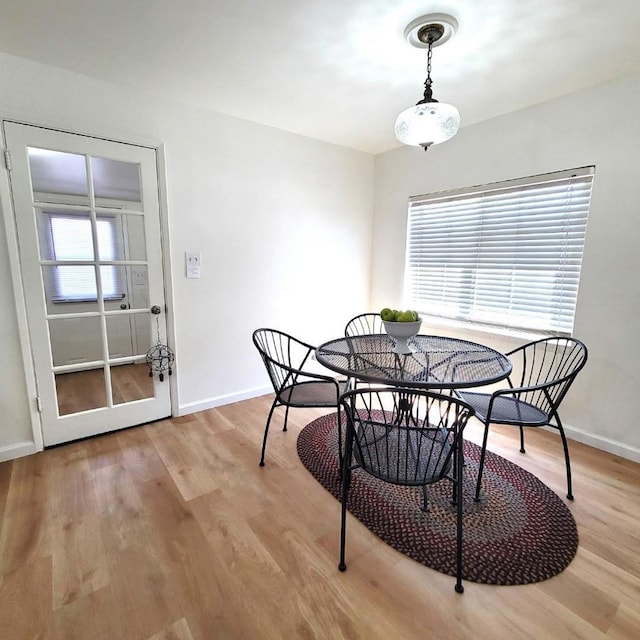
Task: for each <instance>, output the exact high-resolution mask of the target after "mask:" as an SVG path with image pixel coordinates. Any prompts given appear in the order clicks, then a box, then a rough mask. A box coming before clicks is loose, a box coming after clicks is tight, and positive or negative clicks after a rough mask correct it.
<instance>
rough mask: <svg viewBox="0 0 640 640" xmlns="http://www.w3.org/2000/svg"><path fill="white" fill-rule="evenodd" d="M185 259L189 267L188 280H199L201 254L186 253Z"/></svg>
mask: <svg viewBox="0 0 640 640" xmlns="http://www.w3.org/2000/svg"><path fill="white" fill-rule="evenodd" d="M184 259H185V264H186V267H187V278H199V277H200V252H194V251H185V253H184Z"/></svg>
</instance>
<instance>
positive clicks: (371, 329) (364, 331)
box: [344, 313, 385, 337]
mask: <svg viewBox="0 0 640 640" xmlns="http://www.w3.org/2000/svg"><path fill="white" fill-rule="evenodd" d="M384 332H385V331H384V324H383V323H382V318H381V317H380V314H379V313H361V314H360V315H358V316H355V317H353V318H351V320H349V322H347V325H346V326H345V328H344V335H345V336H347V337H350V336H365V335H370V334H373V333H384Z"/></svg>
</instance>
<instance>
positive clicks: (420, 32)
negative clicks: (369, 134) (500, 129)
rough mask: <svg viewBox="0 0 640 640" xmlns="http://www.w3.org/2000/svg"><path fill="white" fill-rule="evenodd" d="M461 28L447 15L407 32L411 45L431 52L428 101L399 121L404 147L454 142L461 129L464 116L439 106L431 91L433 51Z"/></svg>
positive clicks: (426, 88)
mask: <svg viewBox="0 0 640 640" xmlns="http://www.w3.org/2000/svg"><path fill="white" fill-rule="evenodd" d="M457 28H458V23H457V21H456V19H455V18H453V17H451V16H448V15H444V14H431V15H428V16H423V17H422V18H417V19H416V20H414V21H413V22H411V23H410V24H409V25H407V28H406V29H405V31H404V35H405V38H406V40H407V42H409V44H411V45H413V46H414V47H418V48H421V49H427V79H426V80H425V83H424V97H423V98H422V100H420V102H418V103H417V104H416V105H415V107H409V108H408V109H405V110H404V111H403V112H402V113H400V115H399V116H398V118H397V119H396V137H397V138H398V140H399V141H400V142H402V143H403V144H408V145H413V146H416V147H418V146H419V147H422V148H423V149H424V150H425V151H426V150H427V149H428V148H429V147H430V146H431V145H432V144H438V143H440V142H445V140H449V139H450V138H453V136H455V135H456V133H457V132H458V127H459V126H460V113H459V112H458V110H457V109H456V108H455V107H454V106H453V105H451V104H446V103H444V102H438V101H437V100H436V99H435V98H434V97H433V91H432V89H431V84H432V81H431V56H432V54H433V51H432V50H433V47H436V46H439V45H441V44H443V43H444V42H446V41H447V40H448V39H449V38H450V37H451V36H452V35H453V34H454V33H455V31H456V29H457Z"/></svg>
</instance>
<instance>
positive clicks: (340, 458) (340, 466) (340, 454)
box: [338, 402, 344, 479]
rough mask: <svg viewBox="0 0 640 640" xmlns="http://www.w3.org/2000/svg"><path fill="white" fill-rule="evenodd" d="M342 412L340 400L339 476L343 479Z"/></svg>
mask: <svg viewBox="0 0 640 640" xmlns="http://www.w3.org/2000/svg"><path fill="white" fill-rule="evenodd" d="M343 456H344V454H343V452H342V412H341V411H340V403H339V402H338V478H339V479H342V459H343Z"/></svg>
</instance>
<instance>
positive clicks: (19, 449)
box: [0, 442, 38, 462]
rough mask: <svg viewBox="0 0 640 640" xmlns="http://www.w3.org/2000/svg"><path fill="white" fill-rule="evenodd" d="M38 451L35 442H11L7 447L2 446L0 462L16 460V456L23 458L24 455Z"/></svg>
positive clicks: (0, 448)
mask: <svg viewBox="0 0 640 640" xmlns="http://www.w3.org/2000/svg"><path fill="white" fill-rule="evenodd" d="M37 452H38V449H37V448H36V445H35V443H33V442H16V443H15V444H10V445H7V446H6V447H0V462H6V461H7V460H15V459H16V458H22V457H23V456H30V455H31V454H32V453H37Z"/></svg>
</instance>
